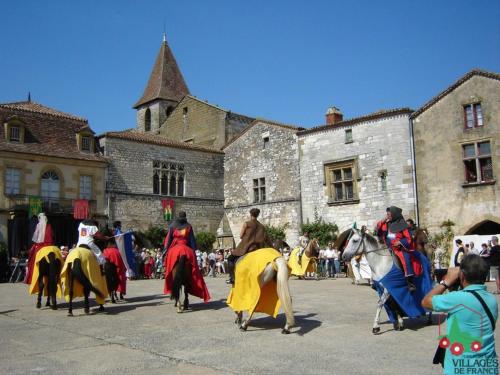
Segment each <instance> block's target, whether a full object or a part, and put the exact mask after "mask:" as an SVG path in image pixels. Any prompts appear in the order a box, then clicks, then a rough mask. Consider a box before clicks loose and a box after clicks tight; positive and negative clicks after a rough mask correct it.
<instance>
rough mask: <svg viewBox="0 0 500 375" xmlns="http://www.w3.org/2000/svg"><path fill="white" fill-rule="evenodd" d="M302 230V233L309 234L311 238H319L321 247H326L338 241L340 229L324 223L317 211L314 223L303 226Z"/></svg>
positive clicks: (332, 224) (334, 225)
mask: <svg viewBox="0 0 500 375" xmlns="http://www.w3.org/2000/svg"><path fill="white" fill-rule="evenodd" d="M301 230H302V233H305V232H307V233H309V238H317V239H318V242H319V245H320V246H326V245H328V243H329V242H333V241H335V240H336V239H337V232H338V230H339V228H338V227H337V225H336V224H334V223H327V222H325V221H323V219H322V218H321V216H319V215H318V213H317V211H316V210H315V213H314V222H312V223H307V224H302V226H301Z"/></svg>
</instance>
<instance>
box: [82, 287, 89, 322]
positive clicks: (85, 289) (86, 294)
mask: <svg viewBox="0 0 500 375" xmlns="http://www.w3.org/2000/svg"><path fill="white" fill-rule="evenodd" d="M89 295H90V289H88V288H86V287H83V298H84V300H85V304H84V306H85V307H84V312H85V314H87V315H88V314H90V308H89Z"/></svg>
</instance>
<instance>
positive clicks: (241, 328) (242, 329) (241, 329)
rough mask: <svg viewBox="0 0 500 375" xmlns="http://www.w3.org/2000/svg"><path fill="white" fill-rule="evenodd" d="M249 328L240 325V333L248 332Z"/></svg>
mask: <svg viewBox="0 0 500 375" xmlns="http://www.w3.org/2000/svg"><path fill="white" fill-rule="evenodd" d="M247 328H248V326H247V325H243V324H240V331H246V330H247Z"/></svg>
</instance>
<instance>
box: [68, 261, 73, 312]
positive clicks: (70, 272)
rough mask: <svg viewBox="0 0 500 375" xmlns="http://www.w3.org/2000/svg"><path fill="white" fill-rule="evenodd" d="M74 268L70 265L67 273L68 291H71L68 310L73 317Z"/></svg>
mask: <svg viewBox="0 0 500 375" xmlns="http://www.w3.org/2000/svg"><path fill="white" fill-rule="evenodd" d="M72 267H73V265H72V264H70V265H69V267H68V271H67V278H68V289H69V310H68V316H73V285H74V276H73V272H72V271H71V268H72Z"/></svg>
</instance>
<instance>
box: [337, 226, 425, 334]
mask: <svg viewBox="0 0 500 375" xmlns="http://www.w3.org/2000/svg"><path fill="white" fill-rule="evenodd" d="M361 254H365V256H366V260H367V261H368V264H369V265H370V268H371V271H372V279H373V280H374V281H377V282H378V281H380V279H382V278H383V277H384V276H385V275H386V274H387V273H388V272H389V271H390V270H391V269H392V267H393V265H394V263H395V262H394V259H393V254H392V252H391V251H390V250H389V249H388V248H387V246H386V245H385V244H380V243H379V242H378V240H377V239H376V238H375V237H373V236H372V235H370V234H369V233H367V232H366V231H364V230H359V229H354V228H353V229H351V233H350V237H349V239H348V243H347V245H346V247H345V249H344V253H343V254H342V258H343V259H344V260H350V259H351V258H353V257H354V256H355V255H361ZM390 298H391V295H390V293H389V291H388V290H387V289H386V288H385V287H384V289H383V292H382V294H381V296H380V298H379V300H378V306H377V311H376V313H375V319H374V322H373V329H372V332H373V333H374V334H377V333H379V332H380V325H379V322H380V312H381V311H382V307H384V304H385V303H386V302H388V301H389V299H390ZM392 302H393V303H392V304H391V310H392V311H393V313H394V315H395V316H396V317H397V323H394V329H395V330H396V331H402V330H403V329H404V322H403V316H402V314H403V312H402V311H401V308H400V307H399V306H398V305H397V303H396V301H394V299H392ZM431 321H432V316H431V313H429V316H428V321H427V323H428V324H430V323H431Z"/></svg>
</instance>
